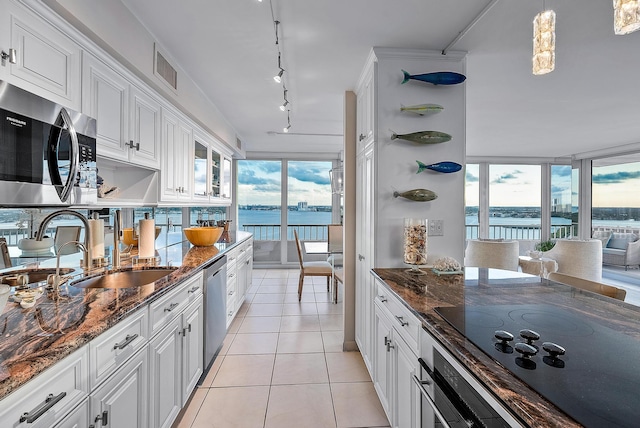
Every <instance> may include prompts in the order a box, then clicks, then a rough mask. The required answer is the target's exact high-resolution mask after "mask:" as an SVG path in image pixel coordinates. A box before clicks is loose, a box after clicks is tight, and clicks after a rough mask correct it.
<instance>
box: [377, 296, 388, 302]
mask: <svg viewBox="0 0 640 428" xmlns="http://www.w3.org/2000/svg"><path fill="white" fill-rule="evenodd" d="M378 299H380V301H381V302H386V301H387V298H386V297H384V296H378Z"/></svg>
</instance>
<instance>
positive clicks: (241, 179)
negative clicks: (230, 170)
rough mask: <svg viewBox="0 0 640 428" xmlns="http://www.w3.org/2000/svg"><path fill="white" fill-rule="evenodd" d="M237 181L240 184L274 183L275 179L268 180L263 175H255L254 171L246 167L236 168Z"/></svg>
mask: <svg viewBox="0 0 640 428" xmlns="http://www.w3.org/2000/svg"><path fill="white" fill-rule="evenodd" d="M238 183H240V184H254V185H257V184H269V183H275V180H269V179H267V178H263V177H256V172H255V171H253V170H250V169H246V168H238Z"/></svg>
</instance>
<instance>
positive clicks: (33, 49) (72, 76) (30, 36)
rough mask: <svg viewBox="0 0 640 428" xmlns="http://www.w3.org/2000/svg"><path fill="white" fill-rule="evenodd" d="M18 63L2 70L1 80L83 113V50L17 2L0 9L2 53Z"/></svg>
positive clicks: (0, 48) (3, 3)
mask: <svg viewBox="0 0 640 428" xmlns="http://www.w3.org/2000/svg"><path fill="white" fill-rule="evenodd" d="M12 49H13V50H15V57H16V62H15V63H11V62H10V61H9V60H7V61H5V63H4V65H2V66H0V79H2V80H5V81H7V82H9V83H12V84H15V85H16V86H19V87H21V88H23V89H25V90H27V91H30V92H33V93H35V94H38V95H40V96H42V97H45V98H48V99H50V100H52V101H54V102H56V103H59V104H61V105H64V106H67V107H70V108H71V109H74V110H80V55H81V49H80V46H79V45H78V44H77V43H75V42H74V41H73V40H72V39H71V38H69V37H67V36H66V35H65V34H63V33H62V32H60V31H59V30H58V29H57V28H55V27H53V26H51V25H48V23H46V22H45V21H44V20H42V19H41V18H40V17H38V16H36V15H35V14H33V13H32V12H30V11H28V10H26V9H24V8H21V7H19V6H18V5H16V4H15V3H13V2H2V4H1V5H0V50H3V51H5V52H10V50H12Z"/></svg>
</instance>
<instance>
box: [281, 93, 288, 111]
mask: <svg viewBox="0 0 640 428" xmlns="http://www.w3.org/2000/svg"><path fill="white" fill-rule="evenodd" d="M287 92H288V91H287V90H286V89H285V90H284V103H282V105H281V106H280V110H281V111H285V110H286V109H287V105H289V100H288V99H287Z"/></svg>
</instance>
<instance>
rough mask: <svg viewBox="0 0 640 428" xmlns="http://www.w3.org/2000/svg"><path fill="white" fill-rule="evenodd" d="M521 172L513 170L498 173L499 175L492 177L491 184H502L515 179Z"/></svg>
mask: <svg viewBox="0 0 640 428" xmlns="http://www.w3.org/2000/svg"><path fill="white" fill-rule="evenodd" d="M519 174H522V171H520V170H517V169H516V170H514V171H513V172H505V173H504V174H502V175H500V177H497V178H494V179H493V180H492V181H491V183H493V184H503V183H507V182H508V181H510V180H515V179H517V178H518V175H519Z"/></svg>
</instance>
